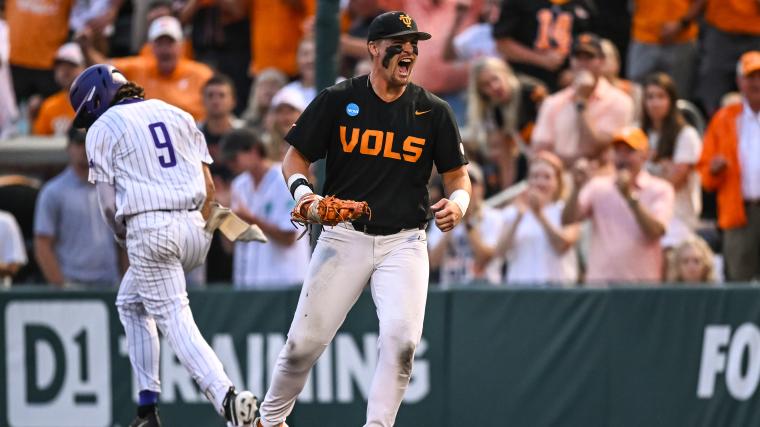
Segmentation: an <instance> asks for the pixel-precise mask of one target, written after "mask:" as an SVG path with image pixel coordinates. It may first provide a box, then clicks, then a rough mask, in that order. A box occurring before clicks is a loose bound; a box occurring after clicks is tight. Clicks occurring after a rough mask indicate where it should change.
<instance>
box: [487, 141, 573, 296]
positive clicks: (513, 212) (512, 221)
mask: <svg viewBox="0 0 760 427" xmlns="http://www.w3.org/2000/svg"><path fill="white" fill-rule="evenodd" d="M562 175H563V167H562V161H561V160H560V159H559V157H557V156H556V155H554V154H552V153H550V152H548V151H540V152H538V153H536V154H535V155H534V156H533V158H532V160H531V162H530V168H529V172H528V188H527V189H526V190H525V192H524V193H522V194H521V195H520V196H519V197H518V198H517V199H516V200H515V202H514V203H513V204H512V205H511V206H508V207H507V208H506V209H505V210H504V216H503V218H504V228H503V231H502V233H501V236H500V237H499V240H498V242H497V243H496V245H495V246H494V247H491V248H490V249H489V251H488V253H487V256H488V257H495V256H502V255H506V259H507V280H506V281H507V284H519V285H548V284H560V285H571V284H574V283H576V282H577V281H578V273H579V272H578V256H577V254H576V250H575V243H576V242H577V241H578V237H579V234H580V226H579V225H578V224H572V225H568V226H563V225H562V209H563V208H564V202H563V200H562V193H563V180H562Z"/></svg>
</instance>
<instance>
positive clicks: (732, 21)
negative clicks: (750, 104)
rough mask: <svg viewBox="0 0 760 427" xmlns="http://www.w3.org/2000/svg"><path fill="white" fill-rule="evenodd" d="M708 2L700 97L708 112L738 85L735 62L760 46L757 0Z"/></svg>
mask: <svg viewBox="0 0 760 427" xmlns="http://www.w3.org/2000/svg"><path fill="white" fill-rule="evenodd" d="M698 1H701V2H702V3H704V2H706V3H707V6H706V9H705V25H704V35H703V38H702V46H701V47H702V51H703V52H704V53H703V54H702V56H701V61H700V63H699V87H698V89H697V90H698V95H699V96H698V98H699V100H700V101H701V102H702V106H703V107H704V108H705V111H707V113H708V114H712V113H714V112H715V110H717V109H718V106H719V105H720V99H721V97H722V96H723V95H724V94H726V93H727V92H729V91H731V90H732V89H733V86H734V82H735V80H734V75H735V74H734V73H735V71H736V70H735V68H734V65H735V64H736V61H738V60H739V57H740V56H741V55H742V53H744V52H747V51H750V50H760V6H759V5H758V2H757V0H731V1H727V0H698Z"/></svg>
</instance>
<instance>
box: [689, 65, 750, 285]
mask: <svg viewBox="0 0 760 427" xmlns="http://www.w3.org/2000/svg"><path fill="white" fill-rule="evenodd" d="M737 75H738V77H737V83H738V85H739V90H740V92H741V93H742V97H743V100H742V103H741V104H733V105H729V106H727V107H724V108H722V109H720V110H718V112H716V113H715V115H714V116H713V119H712V121H711V122H710V125H709V126H708V127H707V131H706V132H705V138H704V145H703V148H702V156H701V158H700V159H699V163H697V169H698V170H699V172H700V175H701V176H702V185H703V186H704V187H705V189H707V190H710V191H716V192H717V193H718V194H717V200H718V226H719V227H720V228H721V229H722V230H723V249H722V251H723V258H724V260H725V265H726V278H727V279H728V280H741V281H749V280H757V279H760V243H758V242H760V51H750V52H747V53H745V54H744V55H742V57H741V60H740V61H739V64H738V66H737Z"/></svg>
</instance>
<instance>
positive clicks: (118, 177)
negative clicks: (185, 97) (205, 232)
mask: <svg viewBox="0 0 760 427" xmlns="http://www.w3.org/2000/svg"><path fill="white" fill-rule="evenodd" d="M87 158H88V159H89V162H90V176H89V180H90V182H93V183H94V182H96V181H101V182H108V183H111V184H114V183H115V187H116V219H117V220H120V219H121V218H122V217H125V216H129V215H134V214H138V213H141V212H149V211H157V210H192V209H197V208H199V207H200V206H201V204H202V203H203V200H204V199H205V197H206V187H205V181H204V179H203V170H202V166H201V162H202V163H206V164H211V162H212V160H211V156H210V155H209V153H208V148H207V147H206V141H205V139H204V138H203V134H202V133H201V132H200V131H199V130H198V128H197V127H196V125H195V122H194V120H193V117H192V116H191V115H190V114H188V113H186V112H184V111H182V110H181V109H179V108H177V107H174V106H172V105H169V104H167V103H165V102H163V101H160V100H157V99H151V100H145V101H142V100H140V101H132V102H130V101H127V102H124V103H121V104H118V105H115V106H113V107H111V108H109V109H108V110H107V111H106V112H105V113H104V114H103V115H102V116H100V118H98V120H97V121H95V123H94V124H93V125H92V126H91V127H90V129H89V130H88V131H87Z"/></svg>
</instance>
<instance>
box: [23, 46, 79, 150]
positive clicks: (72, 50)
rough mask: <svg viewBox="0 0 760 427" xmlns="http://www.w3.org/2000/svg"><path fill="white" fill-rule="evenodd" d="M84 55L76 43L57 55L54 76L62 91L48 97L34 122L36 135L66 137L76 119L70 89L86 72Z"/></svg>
mask: <svg viewBox="0 0 760 427" xmlns="http://www.w3.org/2000/svg"><path fill="white" fill-rule="evenodd" d="M84 65H85V63H84V55H83V54H82V49H81V48H80V47H79V45H78V44H76V43H72V42H69V43H66V44H64V45H63V46H61V47H60V48H58V51H57V52H56V54H55V61H54V63H53V75H54V77H55V82H56V83H57V84H58V85H59V86H60V87H61V90H60V91H58V92H56V93H55V94H53V95H51V96H49V97H47V98H46V99H45V100H44V101H43V102H42V106H41V107H40V112H39V114H38V115H37V118H36V119H35V120H34V126H33V128H32V133H33V134H35V135H58V136H61V135H66V132H67V131H68V129H69V126H71V120H73V119H74V109H73V108H71V103H69V88H70V87H71V83H72V82H73V81H74V79H75V78H76V76H78V75H79V73H81V72H82V71H83V70H84Z"/></svg>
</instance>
